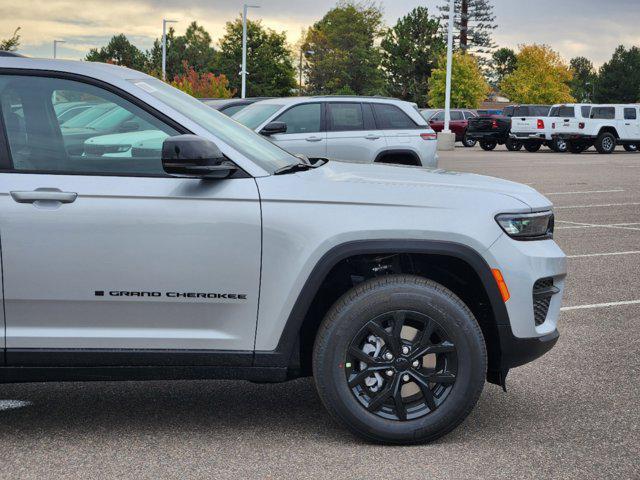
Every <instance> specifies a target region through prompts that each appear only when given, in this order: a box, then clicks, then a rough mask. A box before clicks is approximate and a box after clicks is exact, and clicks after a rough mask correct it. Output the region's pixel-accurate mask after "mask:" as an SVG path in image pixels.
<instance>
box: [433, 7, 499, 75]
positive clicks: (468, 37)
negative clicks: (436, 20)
mask: <svg viewBox="0 0 640 480" xmlns="http://www.w3.org/2000/svg"><path fill="white" fill-rule="evenodd" d="M438 8H439V9H440V11H441V12H442V19H443V20H444V21H445V22H443V25H444V28H445V29H446V25H447V23H446V21H448V20H449V2H448V1H447V2H445V4H444V5H442V6H440V7H438ZM495 20H496V17H495V15H494V13H493V5H491V4H490V3H489V0H455V14H454V17H453V21H454V40H453V41H454V47H455V48H456V49H459V50H461V51H462V52H465V53H466V52H469V53H473V54H488V53H491V52H492V51H493V50H494V49H495V44H494V43H493V38H492V33H493V30H495V29H496V28H497V25H496V24H495ZM479 60H480V62H481V64H486V63H487V62H486V61H485V60H484V59H482V57H480V59H479Z"/></svg>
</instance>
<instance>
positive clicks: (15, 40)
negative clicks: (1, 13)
mask: <svg viewBox="0 0 640 480" xmlns="http://www.w3.org/2000/svg"><path fill="white" fill-rule="evenodd" d="M19 31H20V27H18V28H16V29H15V30H14V31H13V35H11V37H9V38H7V39H5V40H0V50H4V51H6V52H15V51H16V50H17V49H18V47H19V46H20V34H19V33H18V32H19Z"/></svg>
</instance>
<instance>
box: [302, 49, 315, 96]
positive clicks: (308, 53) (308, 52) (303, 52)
mask: <svg viewBox="0 0 640 480" xmlns="http://www.w3.org/2000/svg"><path fill="white" fill-rule="evenodd" d="M314 53H316V52H315V50H307V51H304V50H302V49H300V81H299V82H298V96H301V95H302V55H303V54H306V55H313V54H314Z"/></svg>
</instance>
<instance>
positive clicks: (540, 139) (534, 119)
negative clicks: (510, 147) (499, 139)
mask: <svg viewBox="0 0 640 480" xmlns="http://www.w3.org/2000/svg"><path fill="white" fill-rule="evenodd" d="M559 107H560V106H559V105H554V106H553V107H549V106H548V105H519V106H517V107H515V109H514V112H513V118H512V119H511V133H510V135H509V136H510V137H511V138H512V139H513V140H516V141H518V142H521V143H522V144H523V145H524V148H525V149H526V150H527V151H528V152H537V151H538V150H540V147H542V145H546V146H547V147H549V148H550V149H552V150H554V151H556V152H560V153H564V152H566V151H567V144H566V142H565V141H564V140H562V139H560V138H558V139H553V138H552V136H551V134H552V133H553V131H552V128H551V126H552V123H553V121H554V119H553V118H552V117H554V116H555V115H556V114H557V113H558V109H559Z"/></svg>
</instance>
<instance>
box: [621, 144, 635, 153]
mask: <svg viewBox="0 0 640 480" xmlns="http://www.w3.org/2000/svg"><path fill="white" fill-rule="evenodd" d="M623 146H624V149H625V150H626V151H627V152H634V153H637V152H638V146H637V145H636V144H635V143H627V144H626V145H623Z"/></svg>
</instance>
